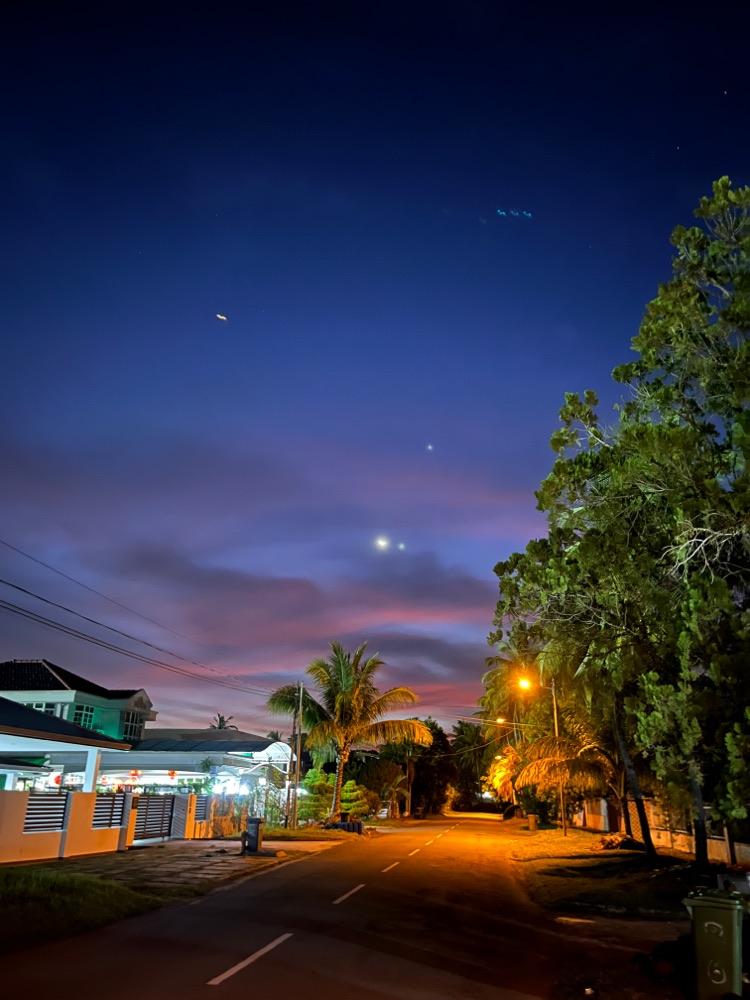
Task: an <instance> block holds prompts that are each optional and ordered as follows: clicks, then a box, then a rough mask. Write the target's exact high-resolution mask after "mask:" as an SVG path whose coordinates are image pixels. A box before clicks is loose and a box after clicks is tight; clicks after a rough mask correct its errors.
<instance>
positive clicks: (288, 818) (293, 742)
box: [284, 708, 297, 827]
mask: <svg viewBox="0 0 750 1000" xmlns="http://www.w3.org/2000/svg"><path fill="white" fill-rule="evenodd" d="M289 747H290V749H291V751H292V753H294V752H295V749H296V747H297V709H296V708H295V709H294V716H293V718H292V735H291V736H290V737H289ZM286 777H287V783H286V811H285V813H284V826H287V827H288V826H289V825H290V824H291V822H292V765H291V758H290V762H289V767H288V768H287V775H286Z"/></svg>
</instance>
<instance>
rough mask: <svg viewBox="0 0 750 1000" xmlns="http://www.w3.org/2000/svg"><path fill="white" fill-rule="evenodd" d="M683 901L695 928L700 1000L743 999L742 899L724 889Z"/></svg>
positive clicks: (704, 891) (698, 892)
mask: <svg viewBox="0 0 750 1000" xmlns="http://www.w3.org/2000/svg"><path fill="white" fill-rule="evenodd" d="M682 902H683V904H684V906H685V907H687V910H688V913H689V914H690V919H691V922H692V926H693V944H694V947H695V973H696V993H695V995H696V998H697V1000H726V998H727V997H733V996H736V997H741V996H742V918H743V916H744V913H745V901H744V900H743V897H742V896H741V895H740V894H739V893H738V892H726V891H724V890H722V889H697V890H695V892H691V893H690V894H689V895H688V897H687V899H683V901H682Z"/></svg>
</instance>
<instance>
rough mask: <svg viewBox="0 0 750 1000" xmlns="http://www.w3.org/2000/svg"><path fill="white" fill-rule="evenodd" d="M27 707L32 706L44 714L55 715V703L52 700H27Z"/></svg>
mask: <svg viewBox="0 0 750 1000" xmlns="http://www.w3.org/2000/svg"><path fill="white" fill-rule="evenodd" d="M26 707H27V708H34V709H36V711H37V712H44V714H45V715H57V705H56V703H55V702H54V701H27V702H26Z"/></svg>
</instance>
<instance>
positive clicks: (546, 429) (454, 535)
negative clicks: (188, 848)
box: [0, 2, 750, 729]
mask: <svg viewBox="0 0 750 1000" xmlns="http://www.w3.org/2000/svg"><path fill="white" fill-rule="evenodd" d="M165 6H166V5H159V4H150V5H148V6H143V7H139V6H138V5H135V6H130V5H128V7H127V8H116V7H112V6H111V5H106V4H104V5H102V4H99V5H92V6H90V7H88V6H86V5H84V4H77V5H72V4H71V5H62V4H38V3H34V2H25V3H17V4H11V5H10V7H9V11H10V13H9V14H8V12H6V21H5V25H4V30H3V35H4V36H5V41H4V43H2V44H3V48H4V51H3V59H2V68H0V75H2V78H3V79H2V83H3V92H4V93H5V94H6V95H9V94H12V95H13V99H12V100H11V101H7V100H6V101H5V102H4V110H3V112H2V123H1V124H2V135H3V140H4V142H3V147H4V153H3V157H2V158H1V159H0V181H1V185H0V190H2V198H3V202H4V205H3V213H2V215H3V224H2V233H0V240H1V243H0V254H1V255H2V261H1V263H2V271H1V273H2V279H1V280H2V285H3V292H2V296H1V297H0V322H1V324H2V330H3V354H2V358H3V361H2V365H1V366H0V379H1V381H2V393H0V449H1V450H0V455H1V456H2V466H3V468H2V474H1V479H2V490H1V491H0V497H1V500H0V503H1V504H2V522H1V523H2V530H1V531H0V537H2V538H4V539H6V540H7V541H10V542H12V543H13V544H14V545H17V546H20V547H21V548H23V549H25V550H26V551H29V552H31V553H33V554H34V555H35V556H37V557H38V558H40V559H43V560H45V561H47V562H49V563H51V564H53V565H55V566H57V567H59V568H60V569H62V570H64V571H65V572H67V573H69V574H72V575H73V576H75V577H77V578H79V579H81V580H83V581H84V582H86V583H87V584H88V585H89V586H91V587H94V588H97V589H99V590H102V591H103V592H105V593H107V594H109V595H111V596H112V597H115V598H116V599H117V600H119V601H121V602H124V603H125V604H128V605H130V606H132V607H134V608H136V609H139V610H141V611H143V612H144V614H147V615H148V616H149V617H151V618H154V619H156V620H158V621H159V622H161V623H164V624H165V625H168V626H169V627H170V628H172V629H174V630H176V631H177V632H180V633H183V635H181V636H175V635H174V634H172V633H170V632H167V631H165V630H163V629H160V628H158V627H156V626H154V625H151V624H149V623H147V622H145V621H143V620H142V619H139V618H137V617H134V616H133V615H131V614H128V613H126V612H125V611H123V610H122V609H118V608H116V607H114V606H112V605H110V604H108V603H107V602H106V601H103V600H102V599H101V598H99V597H97V596H95V595H93V594H91V593H89V592H87V591H85V590H82V589H80V588H77V587H76V586H75V585H74V584H72V583H70V582H68V581H65V580H63V579H61V578H60V577H58V576H55V575H54V574H52V573H50V572H49V571H47V570H45V569H43V568H42V567H40V566H38V565H36V564H33V563H31V562H29V561H28V560H26V559H24V558H23V557H21V556H19V555H18V554H15V553H13V552H11V551H10V550H7V549H3V548H2V546H0V577H2V578H3V579H6V580H11V581H13V582H16V583H19V584H21V585H23V586H26V587H28V588H30V589H31V590H33V591H35V592H36V593H39V594H42V595H44V596H46V597H49V598H50V599H52V600H56V601H59V602H61V603H63V604H66V605H67V606H69V607H71V608H74V609H75V610H78V611H81V612H82V613H85V614H87V615H89V616H92V617H94V618H97V619H100V620H104V621H106V622H108V623H109V624H112V625H115V626H117V627H119V628H122V629H125V630H126V631H129V632H132V633H133V634H135V635H138V636H141V637H143V638H146V639H148V640H149V641H151V642H154V643H157V644H159V645H163V646H166V647H169V648H170V649H173V650H175V651H177V652H180V653H181V654H182V655H184V656H186V657H188V658H190V659H193V660H198V661H200V662H201V663H204V664H207V665H209V666H210V667H212V668H213V669H212V670H210V671H209V670H206V669H203V668H198V667H193V668H192V669H195V670H197V671H198V672H199V673H203V674H204V675H205V676H206V677H209V678H216V677H221V676H222V675H227V676H229V677H232V678H235V679H241V683H246V684H250V685H252V686H254V687H258V688H264V689H270V688H271V687H272V686H275V685H276V684H278V683H279V682H282V681H286V680H291V679H295V678H296V677H297V676H299V675H300V672H301V670H302V669H303V668H304V666H305V664H306V663H307V662H308V661H309V660H310V659H311V658H312V657H313V656H316V655H320V654H321V653H324V652H325V648H326V644H327V642H328V641H329V640H330V639H333V638H338V639H341V640H342V641H344V642H345V643H348V644H354V643H356V642H358V641H361V640H365V639H366V640H369V642H370V643H371V646H372V648H373V649H377V650H379V651H380V652H381V654H382V655H383V656H384V658H385V659H386V661H387V662H388V664H389V670H388V672H387V679H388V680H389V681H390V680H393V681H396V680H397V681H399V682H400V681H405V682H407V683H411V684H412V685H413V686H414V687H415V688H416V689H417V690H418V691H419V693H420V694H421V696H422V706H421V708H420V712H423V713H427V712H432V714H434V715H436V716H438V717H439V718H442V719H444V720H445V721H446V722H450V721H451V716H452V715H455V714H456V713H460V712H461V711H471V706H472V705H473V703H474V702H475V700H476V698H477V696H478V695H479V693H480V690H481V688H480V678H481V674H482V670H483V657H484V656H485V655H486V654H487V652H488V651H487V649H486V646H485V639H484V637H485V635H486V633H487V631H488V627H489V625H490V622H491V618H492V612H493V606H494V600H495V583H494V577H493V575H492V566H493V565H494V563H495V562H496V561H497V560H498V559H500V558H502V557H504V556H506V555H507V554H508V553H509V552H510V551H512V550H513V549H515V548H517V547H520V546H523V545H524V544H525V542H526V541H527V540H528V539H529V538H530V537H531V536H533V535H534V534H535V533H538V532H540V531H541V530H543V528H542V525H541V522H540V519H539V516H538V515H537V513H536V512H535V501H534V497H533V491H534V489H535V487H536V486H537V484H538V482H539V480H540V478H541V477H542V476H543V475H544V473H545V471H546V470H547V469H548V467H549V465H550V461H551V452H550V451H549V448H548V445H547V442H548V438H549V435H550V433H551V431H552V430H553V429H554V427H555V421H556V413H557V409H558V407H559V404H560V401H561V397H562V394H563V392H564V391H566V390H582V389H584V388H587V387H593V388H596V389H597V390H598V391H599V392H600V394H601V395H602V398H603V399H604V400H605V402H606V405H607V406H608V407H609V406H611V403H612V402H613V401H614V399H615V394H614V388H613V386H612V385H611V384H610V380H609V373H610V371H611V369H612V367H613V366H614V365H615V364H617V363H618V362H620V361H622V360H625V359H627V357H628V353H629V340H630V337H631V336H632V335H633V334H634V332H635V330H636V329H637V325H638V322H639V319H640V316H641V315H642V311H643V306H644V303H645V302H646V301H647V300H648V299H649V298H650V297H652V296H653V294H654V293H655V290H656V286H657V284H658V282H659V281H660V280H662V279H664V278H666V277H667V276H668V274H669V268H670V248H669V243H668V235H669V232H670V230H671V229H672V228H673V226H674V225H676V224H677V223H679V222H683V223H689V221H690V218H691V214H690V213H691V209H692V208H693V207H694V205H695V204H696V203H697V201H698V199H699V197H700V196H701V195H702V194H704V193H706V192H707V191H708V189H709V188H710V183H711V181H712V179H714V178H715V177H717V176H719V175H721V174H725V173H727V174H729V175H730V176H732V178H733V179H734V180H735V181H736V182H737V183H747V182H748V180H750V171H749V169H748V168H749V167H750V137H749V136H748V131H747V129H746V128H745V127H744V121H745V119H746V115H747V98H748V91H747V77H746V73H745V72H744V70H743V59H744V54H743V48H742V46H743V45H744V39H746V38H747V29H748V27H750V23H749V22H748V19H747V18H746V17H745V18H744V19H741V18H739V17H738V15H733V16H732V18H727V19H726V20H724V21H723V22H722V21H721V19H718V18H717V22H716V23H717V24H718V23H722V24H723V29H722V32H723V33H722V32H717V34H716V36H715V37H713V36H711V35H710V32H709V33H707V31H706V27H705V25H704V24H703V23H700V24H699V23H698V22H697V21H696V22H695V23H692V22H691V21H690V19H689V18H688V17H687V16H686V15H684V14H683V15H681V16H673V17H668V16H660V17H602V16H598V17H586V18H576V17H572V18H571V17H566V18H563V17H544V18H542V17H537V18H531V17H529V18H525V17H523V16H521V15H520V14H519V13H518V12H517V8H516V6H515V5H513V6H511V5H499V4H483V3H467V4H460V5H459V4H454V5H450V6H447V5H446V6H441V5H440V4H430V5H424V6H422V5H418V4H399V5H390V4H383V5H377V8H376V9H375V8H374V9H372V10H368V9H366V8H365V7H364V6H363V5H361V4H348V5H334V4H324V3H308V4H305V5H301V6H298V7H295V6H292V5H285V4H280V5H272V7H273V8H274V10H275V13H273V14H270V13H265V14H256V13H253V12H252V7H253V6H254V5H228V4H221V3H219V4H215V5H211V6H210V7H206V6H205V5H195V6H191V5H190V4H188V5H184V6H181V7H180V8H179V10H178V8H177V7H176V6H173V5H169V8H170V9H169V12H168V13H163V14H159V13H154V11H155V10H157V11H158V9H161V10H165ZM248 7H249V8H250V10H248V9H247V8H248ZM404 7H405V8H406V11H404V10H403V9H400V8H404ZM730 22H731V23H730ZM498 209H501V210H505V211H507V212H510V210H511V209H515V210H518V211H526V212H528V213H531V218H528V217H526V216H524V215H519V216H513V215H510V214H507V215H498V212H497V210H498ZM217 312H218V313H223V314H226V315H227V317H228V319H229V321H228V322H227V323H222V322H220V321H218V320H217V319H216V318H215V314H216V313H217ZM427 443H432V444H433V445H434V450H433V451H429V452H428V451H427V450H426V445H427ZM381 534H383V535H387V536H388V537H389V538H391V539H392V541H393V543H394V544H393V547H392V548H391V549H390V550H389V551H387V552H379V551H376V550H375V548H374V546H373V541H374V539H375V537H376V536H378V535H381ZM397 542H403V543H404V545H405V549H404V551H398V550H397V549H396V548H395V545H396V543H397ZM0 597H2V598H3V599H5V600H12V601H15V602H16V603H18V604H21V605H23V606H24V607H28V608H33V609H34V610H36V611H39V612H41V613H47V614H48V615H49V616H50V617H55V618H57V620H59V621H65V622H66V623H70V624H78V625H79V626H81V622H80V621H77V622H76V620H75V619H73V618H71V617H70V616H68V615H66V614H64V613H63V612H60V611H51V610H50V609H49V608H48V607H47V609H46V611H45V608H44V606H43V605H40V604H38V603H36V602H35V601H34V600H33V599H32V598H29V597H24V598H20V597H18V594H17V593H16V594H15V596H14V593H13V592H12V591H10V590H8V589H7V588H5V587H0ZM0 615H1V616H2V617H0V639H1V640H2V642H1V644H0V656H28V657H32V656H47V657H49V658H51V659H53V660H56V661H58V662H60V663H61V664H63V665H64V666H67V667H68V668H70V669H72V670H78V671H80V672H82V673H85V674H87V675H89V676H91V677H92V678H93V679H96V680H98V681H100V682H101V683H103V684H110V685H112V686H125V685H128V686H130V685H132V686H145V687H146V688H147V689H148V691H149V693H150V694H151V696H152V699H153V700H154V702H155V704H156V706H157V707H158V708H159V709H160V717H159V719H160V722H162V723H163V724H169V723H176V722H182V723H187V724H192V725H200V724H203V723H207V722H208V719H209V718H210V716H211V715H212V714H213V713H214V712H215V711H222V712H224V713H225V714H233V715H234V716H235V717H236V719H237V721H238V722H240V723H241V724H242V725H243V726H246V727H248V728H253V727H255V728H258V729H260V728H263V727H265V726H267V725H268V724H269V723H270V721H271V720H270V719H269V718H268V717H267V716H266V715H265V713H264V711H263V708H262V698H261V697H260V696H259V695H255V694H244V693H240V692H238V691H234V690H226V689H224V690H223V689H222V688H221V687H219V686H213V685H209V684H207V683H202V682H200V681H190V680H186V679H183V678H179V677H176V676H174V675H171V674H168V673H165V672H163V671H161V670H158V669H155V668H153V667H150V666H146V665H143V664H138V663H135V662H133V661H130V660H128V659H126V658H124V657H122V656H120V655H117V654H115V653H112V652H106V651H103V650H101V649H97V648H95V647H92V646H88V645H85V644H82V643H80V642H79V641H77V640H74V639H72V638H69V637H65V636H62V635H60V634H58V633H56V632H52V631H49V630H47V629H45V628H44V627H42V626H39V625H37V624H33V623H31V622H28V621H22V620H21V619H19V618H16V617H12V616H10V615H8V614H6V613H5V612H1V611H0ZM86 628H88V630H89V631H90V632H91V633H92V634H96V635H101V634H103V633H102V632H101V630H99V629H97V628H96V627H94V626H86ZM184 636H190V637H191V639H187V638H185V637H184ZM126 645H128V646H129V647H130V648H133V649H137V648H139V647H138V646H137V645H135V644H133V643H126ZM140 649H141V651H144V650H143V647H140ZM177 662H179V661H177ZM277 724H278V723H277Z"/></svg>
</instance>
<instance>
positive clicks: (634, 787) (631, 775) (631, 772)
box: [612, 701, 657, 861]
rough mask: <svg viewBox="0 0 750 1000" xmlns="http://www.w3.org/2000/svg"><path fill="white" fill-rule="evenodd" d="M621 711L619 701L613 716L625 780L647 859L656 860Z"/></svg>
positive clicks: (613, 725)
mask: <svg viewBox="0 0 750 1000" xmlns="http://www.w3.org/2000/svg"><path fill="white" fill-rule="evenodd" d="M619 711H620V704H619V702H618V701H616V702H615V710H614V713H613V716H612V728H613V730H614V734H615V740H616V741H617V749H618V751H619V754H620V759H621V760H622V764H623V767H624V768H625V779H626V784H627V787H628V789H629V790H630V794H631V795H632V796H633V799H634V800H635V809H636V812H637V813H638V822H639V823H640V826H641V836H642V837H643V844H644V847H645V848H646V857H647V858H649V859H650V860H652V861H653V860H654V859H655V858H656V856H657V855H656V848H655V847H654V842H653V840H652V839H651V827H650V826H649V822H648V816H647V815H646V806H645V804H644V801H643V794H642V792H641V785H640V782H639V781H638V775H637V774H636V773H635V767H634V766H633V758H632V757H631V756H630V753H629V752H628V749H627V747H626V746H625V740H624V739H623V736H622V730H621V729H620V720H619V718H618V714H619Z"/></svg>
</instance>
